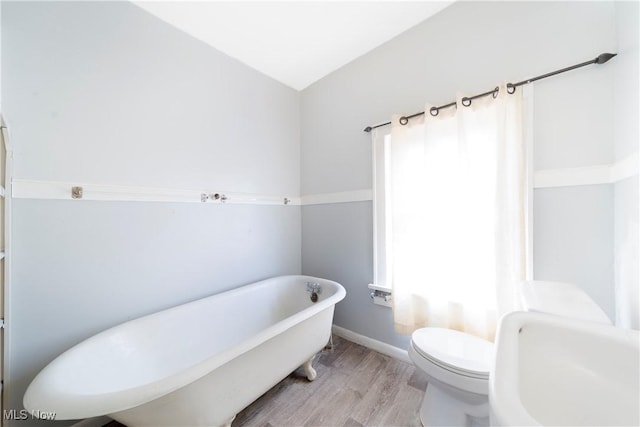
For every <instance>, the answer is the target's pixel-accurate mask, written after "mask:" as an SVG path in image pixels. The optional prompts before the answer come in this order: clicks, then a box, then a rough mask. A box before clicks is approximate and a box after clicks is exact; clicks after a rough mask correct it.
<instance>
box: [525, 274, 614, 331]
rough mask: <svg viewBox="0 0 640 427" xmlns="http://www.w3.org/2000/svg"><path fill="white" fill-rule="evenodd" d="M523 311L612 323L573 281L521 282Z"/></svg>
mask: <svg viewBox="0 0 640 427" xmlns="http://www.w3.org/2000/svg"><path fill="white" fill-rule="evenodd" d="M522 305H523V308H524V310H525V311H534V312H540V313H549V314H555V315H557V316H564V317H569V318H572V319H576V320H587V321H592V322H598V323H606V324H612V322H611V319H609V317H608V316H607V315H606V314H605V312H604V311H603V310H602V309H601V308H600V306H599V305H598V304H596V303H595V301H593V300H592V299H591V298H590V297H589V295H587V293H586V292H585V291H583V290H582V289H580V288H579V287H578V286H576V285H574V284H573V283H563V282H547V281H540V280H530V281H526V282H523V283H522Z"/></svg>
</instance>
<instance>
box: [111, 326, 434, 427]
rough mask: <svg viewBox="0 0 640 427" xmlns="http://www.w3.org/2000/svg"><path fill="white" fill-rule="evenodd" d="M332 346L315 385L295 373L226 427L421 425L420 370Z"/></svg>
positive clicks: (344, 345) (343, 344) (321, 359)
mask: <svg viewBox="0 0 640 427" xmlns="http://www.w3.org/2000/svg"><path fill="white" fill-rule="evenodd" d="M333 343H334V349H333V350H332V351H326V352H323V353H321V354H319V355H318V356H317V357H316V359H315V361H314V363H313V366H314V368H315V369H316V371H317V372H318V376H317V378H316V379H315V381H312V382H309V381H307V378H306V377H305V375H304V372H303V370H302V369H297V370H296V371H294V372H293V373H291V374H290V375H289V376H288V377H287V378H285V379H284V380H282V381H281V382H279V383H278V384H277V385H275V386H274V387H273V388H271V389H270V390H269V391H268V392H266V393H265V394H263V395H262V396H261V397H260V398H259V399H258V400H256V401H255V402H253V403H252V404H251V405H250V406H248V407H247V408H245V409H244V410H243V411H242V412H240V413H239V414H238V415H237V416H236V419H235V420H234V421H233V424H232V427H245V426H260V427H280V426H282V427H284V426H296V427H297V426H305V427H306V426H318V427H319V426H345V427H359V426H403V427H404V426H421V424H420V419H419V417H418V410H419V408H420V403H421V401H422V397H423V396H424V390H425V388H426V385H427V381H426V378H425V376H424V374H423V373H422V372H421V371H419V370H416V369H415V367H414V366H413V365H412V364H409V363H405V362H401V361H399V360H397V359H394V358H392V357H389V356H385V355H383V354H380V353H378V352H376V351H373V350H370V349H368V348H365V347H363V346H361V345H358V344H355V343H352V342H350V341H347V340H345V339H343V338H340V337H337V336H334V339H333ZM108 427H122V424H119V423H117V422H115V421H114V422H112V423H109V424H108ZM185 427H186V426H185Z"/></svg>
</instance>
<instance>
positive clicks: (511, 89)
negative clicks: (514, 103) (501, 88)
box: [507, 83, 516, 95]
mask: <svg viewBox="0 0 640 427" xmlns="http://www.w3.org/2000/svg"><path fill="white" fill-rule="evenodd" d="M507 93H508V94H510V95H513V94H514V93H516V87H515V86H514V85H513V83H507Z"/></svg>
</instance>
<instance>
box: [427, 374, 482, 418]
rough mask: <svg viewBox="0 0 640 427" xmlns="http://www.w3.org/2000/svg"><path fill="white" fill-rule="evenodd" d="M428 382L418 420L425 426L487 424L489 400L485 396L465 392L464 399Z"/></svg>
mask: <svg viewBox="0 0 640 427" xmlns="http://www.w3.org/2000/svg"><path fill="white" fill-rule="evenodd" d="M434 383H435V382H430V383H429V384H427V391H426V392H425V394H424V399H422V406H421V407H420V422H422V425H423V426H425V427H431V426H460V427H476V426H477V427H486V426H489V400H488V398H487V396H481V395H476V394H470V393H469V394H466V393H465V394H466V396H465V397H466V399H465V400H466V401H463V400H460V397H461V396H452V395H451V394H450V393H448V392H447V391H445V390H443V389H442V388H440V387H438V385H436V384H434Z"/></svg>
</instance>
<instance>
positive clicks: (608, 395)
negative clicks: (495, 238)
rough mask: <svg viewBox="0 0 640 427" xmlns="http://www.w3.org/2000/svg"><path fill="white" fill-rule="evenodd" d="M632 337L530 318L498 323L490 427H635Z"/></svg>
mask: <svg viewBox="0 0 640 427" xmlns="http://www.w3.org/2000/svg"><path fill="white" fill-rule="evenodd" d="M638 335H639V334H638V331H632V330H626V329H620V328H616V327H613V326H610V325H605V324H601V323H595V322H589V321H579V320H573V319H568V318H564V317H560V316H555V315H551V314H543V313H533V312H515V313H511V314H508V315H507V316H505V317H504V318H503V319H502V320H501V323H500V326H499V328H498V333H497V339H496V358H495V362H494V366H493V370H492V371H491V376H490V383H489V401H490V405H491V425H495V426H530V425H542V426H561V425H566V426H586V425H589V426H613V425H632V426H638V425H640V396H639V393H638V388H639V382H640V369H639V368H640V356H639V351H638V348H639V345H638Z"/></svg>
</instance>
